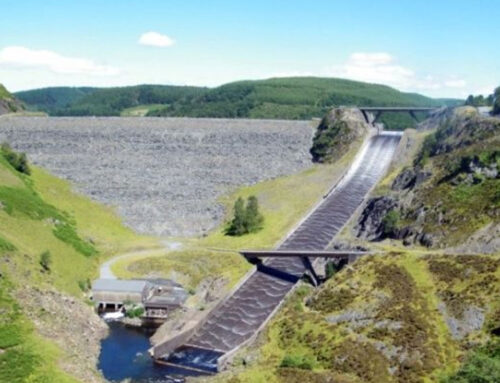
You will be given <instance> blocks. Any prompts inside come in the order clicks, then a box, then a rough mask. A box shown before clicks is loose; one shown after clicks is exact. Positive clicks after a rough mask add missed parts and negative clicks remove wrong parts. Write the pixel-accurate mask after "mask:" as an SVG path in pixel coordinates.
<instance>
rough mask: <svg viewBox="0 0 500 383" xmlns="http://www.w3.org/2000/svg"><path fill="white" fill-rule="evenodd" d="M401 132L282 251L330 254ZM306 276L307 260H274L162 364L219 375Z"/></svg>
mask: <svg viewBox="0 0 500 383" xmlns="http://www.w3.org/2000/svg"><path fill="white" fill-rule="evenodd" d="M400 138H401V134H400V133H395V132H382V133H380V134H378V135H376V136H373V137H371V138H370V139H369V140H368V142H367V143H365V145H364V146H363V147H362V148H361V150H360V152H359V154H358V156H357V157H356V160H355V161H354V162H353V164H352V165H351V167H350V169H349V170H348V172H347V173H346V175H345V176H344V177H343V179H342V180H341V181H340V182H339V183H338V184H337V185H336V187H335V188H333V189H332V190H331V191H330V193H329V194H328V195H327V196H325V198H324V199H323V201H322V202H321V203H320V204H319V205H318V206H317V207H316V208H315V209H314V210H313V212H312V213H311V214H309V215H308V216H307V217H306V218H305V219H304V221H303V222H302V223H301V224H300V225H299V226H298V227H297V228H296V229H295V230H294V231H293V232H292V233H291V234H290V235H289V236H288V237H287V238H286V239H285V240H284V241H283V243H282V244H281V245H280V246H279V247H278V250H294V251H297V252H300V251H303V252H304V253H305V254H307V251H308V250H309V251H318V250H325V249H327V248H328V246H329V244H330V243H331V241H332V240H333V238H334V237H335V235H336V234H337V233H338V232H339V231H340V230H341V228H342V227H343V226H344V225H345V224H346V223H347V221H348V220H349V218H350V217H351V216H352V214H353V213H354V212H355V210H356V209H357V208H358V206H359V205H360V204H361V203H362V202H363V200H364V198H365V196H366V195H367V194H368V192H369V191H370V190H371V189H372V188H373V187H374V186H375V185H376V183H377V181H378V180H379V179H380V178H381V177H382V176H383V174H384V173H385V171H386V170H387V168H388V166H389V164H390V162H391V160H392V158H393V155H394V153H395V150H396V148H397V146H398V143H399V141H400ZM305 272H306V265H305V264H304V261H303V259H302V257H299V256H297V257H281V258H270V259H267V260H266V261H264V262H263V263H262V264H261V265H260V266H258V267H257V270H256V271H255V272H254V273H253V274H251V275H250V276H249V277H248V278H247V279H246V280H245V281H244V282H243V283H242V284H241V285H240V286H239V288H238V289H237V290H236V291H235V292H234V293H233V294H232V295H230V296H229V297H228V298H226V299H225V300H224V301H222V302H221V304H219V305H218V306H217V307H216V308H214V309H213V310H212V311H211V312H210V313H208V314H207V316H206V318H205V319H204V320H202V322H200V324H199V326H198V327H196V328H195V329H192V330H191V331H190V332H188V333H185V334H180V335H179V336H177V337H175V338H174V339H169V340H167V341H166V342H164V343H161V344H159V345H157V346H156V347H155V348H154V349H153V354H154V357H155V359H156V360H157V361H158V362H160V363H165V364H169V365H174V366H182V367H185V368H187V369H196V370H202V371H209V372H216V371H218V370H220V369H221V368H222V367H223V366H224V363H225V362H226V361H227V360H228V359H229V358H230V357H231V355H232V354H234V352H236V351H237V350H238V349H239V348H240V347H241V346H243V345H245V344H247V343H248V342H250V341H251V340H252V339H253V338H254V337H255V335H256V334H258V332H259V331H260V330H261V329H262V328H263V327H264V326H265V324H266V323H267V321H268V320H269V319H270V318H271V317H272V316H273V314H274V313H275V312H276V311H277V310H278V308H279V306H280V304H281V303H282V302H283V300H284V298H285V297H286V295H287V294H288V293H289V292H290V291H292V289H293V288H294V286H295V285H296V283H297V281H298V280H299V279H300V278H301V277H302V276H303V275H304V273H305Z"/></svg>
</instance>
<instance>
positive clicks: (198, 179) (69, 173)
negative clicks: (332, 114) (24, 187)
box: [0, 116, 315, 236]
mask: <svg viewBox="0 0 500 383" xmlns="http://www.w3.org/2000/svg"><path fill="white" fill-rule="evenodd" d="M314 130H315V125H314V124H313V123H312V122H311V121H280V120H243V119H195V118H122V117H103V118H92V117H49V118H47V117H7V116H4V117H2V118H0V141H7V142H9V143H10V144H11V145H12V146H13V147H14V148H15V149H16V150H19V151H23V152H26V153H27V154H28V156H29V158H30V160H31V161H33V162H34V163H35V164H37V165H40V166H42V167H45V168H47V169H48V170H49V171H51V172H52V173H54V174H55V175H57V176H60V177H62V178H65V179H67V180H70V181H72V183H73V184H74V185H75V186H76V188H77V190H79V191H81V192H83V193H84V194H86V195H88V196H90V197H92V198H94V199H95V200H97V201H99V202H102V203H105V204H107V205H111V206H115V207H117V209H118V212H119V213H120V214H121V215H122V217H123V218H124V221H125V222H126V223H127V224H128V225H130V226H131V227H133V228H134V229H136V230H137V231H139V232H142V233H146V234H156V235H174V236H185V235H186V236H187V235H199V234H202V233H203V232H205V231H208V230H210V229H212V228H214V227H216V226H218V225H219V224H220V223H221V220H222V219H223V216H224V211H223V208H222V206H220V205H219V204H218V203H217V198H218V197H220V196H221V195H223V194H224V193H227V192H228V191H231V190H234V189H235V188H236V187H238V186H241V185H250V184H254V183H256V182H259V181H263V180H266V179H270V178H274V177H279V176H283V175H288V174H292V173H295V172H297V171H300V170H304V169H306V168H308V167H309V166H311V156H310V154H309V148H310V147H311V142H312V137H313V134H314Z"/></svg>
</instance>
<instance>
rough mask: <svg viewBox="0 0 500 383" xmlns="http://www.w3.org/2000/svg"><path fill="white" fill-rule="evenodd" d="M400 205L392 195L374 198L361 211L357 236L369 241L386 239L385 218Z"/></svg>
mask: <svg viewBox="0 0 500 383" xmlns="http://www.w3.org/2000/svg"><path fill="white" fill-rule="evenodd" d="M397 206H398V204H397V202H396V201H395V200H394V199H393V198H391V197H377V198H372V199H370V200H369V201H368V203H367V204H366V208H365V209H364V210H363V212H362V213H361V216H360V218H359V222H358V226H357V236H358V237H359V238H362V239H366V240H368V241H375V240H381V239H384V238H385V237H386V236H387V235H388V234H390V233H388V231H387V228H386V227H385V226H386V225H385V222H384V218H385V217H386V216H387V214H388V213H389V212H390V211H392V210H393V209H394V208H396V207H397Z"/></svg>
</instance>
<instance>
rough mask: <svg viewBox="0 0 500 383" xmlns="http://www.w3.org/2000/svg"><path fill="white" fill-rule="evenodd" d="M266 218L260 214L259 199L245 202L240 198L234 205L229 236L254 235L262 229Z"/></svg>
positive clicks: (251, 198) (227, 230) (255, 198)
mask: <svg viewBox="0 0 500 383" xmlns="http://www.w3.org/2000/svg"><path fill="white" fill-rule="evenodd" d="M263 222H264V217H263V216H262V214H260V212H259V202H258V200H257V197H255V196H250V197H248V200H247V204H246V207H245V201H244V200H243V198H241V197H239V198H238V199H237V200H236V202H235V203H234V217H233V219H232V220H231V222H230V224H229V226H228V227H227V229H226V234H227V235H233V236H239V235H244V234H248V233H254V232H256V231H259V230H260V229H262V224H263Z"/></svg>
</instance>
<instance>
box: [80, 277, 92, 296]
mask: <svg viewBox="0 0 500 383" xmlns="http://www.w3.org/2000/svg"><path fill="white" fill-rule="evenodd" d="M91 286H92V284H91V283H90V279H87V280H80V281H78V287H79V288H80V290H82V291H83V292H84V293H85V292H87V291H89V290H90V288H91Z"/></svg>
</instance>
